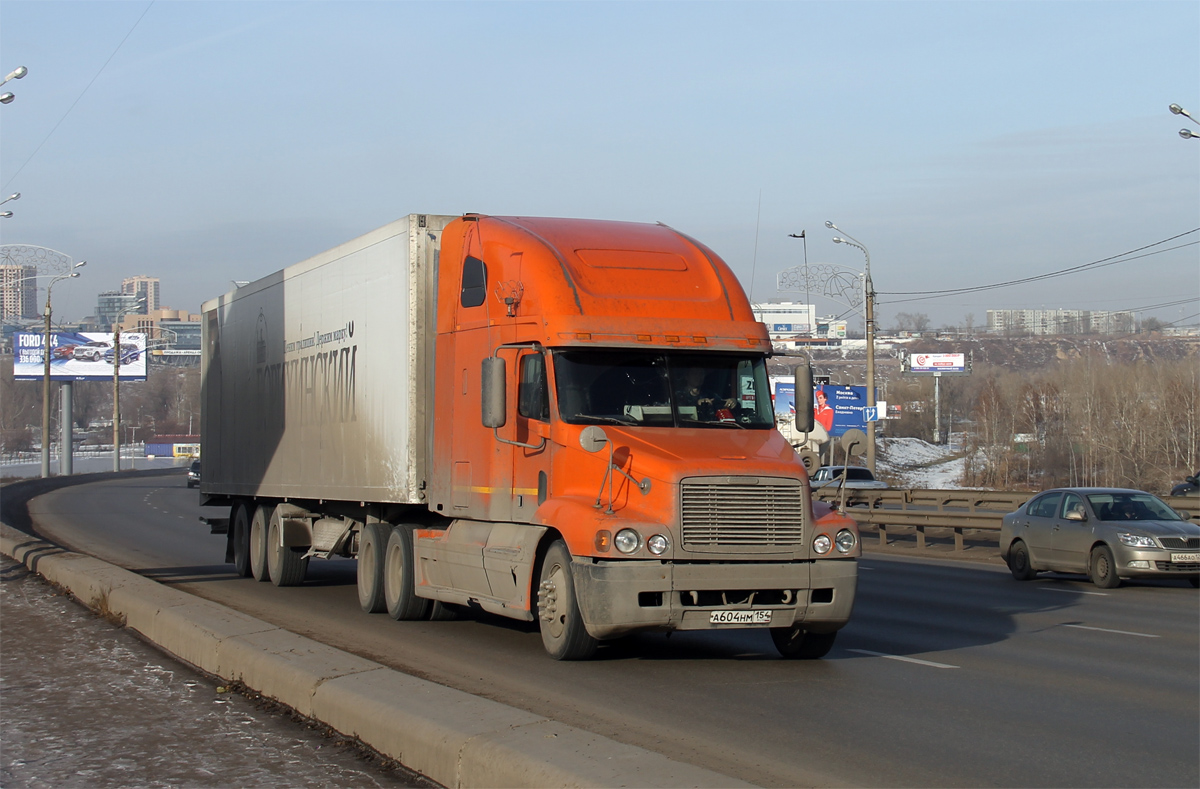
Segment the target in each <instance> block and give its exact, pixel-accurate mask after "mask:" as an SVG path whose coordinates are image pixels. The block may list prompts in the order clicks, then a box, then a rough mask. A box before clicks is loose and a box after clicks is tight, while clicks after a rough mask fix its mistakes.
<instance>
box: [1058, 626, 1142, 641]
mask: <svg viewBox="0 0 1200 789" xmlns="http://www.w3.org/2000/svg"><path fill="white" fill-rule="evenodd" d="M1063 627H1074V628H1076V629H1078V630H1095V631H1097V632H1099V633H1119V634H1121V635H1123V636H1141V637H1142V638H1159V636H1155V635H1151V634H1150V633H1135V632H1133V631H1132V630H1109V629H1108V628H1107V627H1088V626H1087V625H1063Z"/></svg>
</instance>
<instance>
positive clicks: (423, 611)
mask: <svg viewBox="0 0 1200 789" xmlns="http://www.w3.org/2000/svg"><path fill="white" fill-rule="evenodd" d="M383 597H384V601H385V602H386V603H387V612H388V614H389V615H390V616H391V617H392V619H396V620H401V621H403V620H409V619H424V618H425V617H427V616H429V605H430V601H429V600H426V599H425V598H423V597H417V593H416V591H415V586H414V583H413V530H412V526H410V525H409V524H407V523H397V524H396V525H395V526H393V527H392V533H391V534H390V535H388V540H387V553H386V554H384V561H383Z"/></svg>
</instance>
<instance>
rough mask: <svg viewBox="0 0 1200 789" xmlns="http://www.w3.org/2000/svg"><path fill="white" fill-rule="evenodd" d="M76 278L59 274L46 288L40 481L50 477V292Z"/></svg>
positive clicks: (72, 273) (85, 263) (76, 274)
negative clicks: (58, 285)
mask: <svg viewBox="0 0 1200 789" xmlns="http://www.w3.org/2000/svg"><path fill="white" fill-rule="evenodd" d="M86 265H87V261H86V260H81V261H79V262H78V263H76V264H75V265H74V266H72V268H73V269H75V268H79V267H80V266H86ZM78 276H79V272H78V271H71V272H69V273H67V274H60V275H58V276H57V277H55V278H54V279H52V280H50V284H49V285H47V286H46V326H45V332H44V333H43V335H42V363H43V365H44V366H43V368H42V369H43V372H42V479H45V478H46V477H49V476H50V312H51V310H50V292H51V291H52V290H53V289H54V284H55V283H56V282H59V281H60V280H64V279H71V278H72V277H78ZM60 470H61V469H60Z"/></svg>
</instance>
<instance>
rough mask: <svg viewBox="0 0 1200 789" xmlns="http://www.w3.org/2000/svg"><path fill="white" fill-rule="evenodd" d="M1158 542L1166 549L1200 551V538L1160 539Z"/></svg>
mask: <svg viewBox="0 0 1200 789" xmlns="http://www.w3.org/2000/svg"><path fill="white" fill-rule="evenodd" d="M1158 541H1159V542H1161V543H1162V547H1164V548H1174V549H1176V550H1179V549H1185V550H1189V551H1195V550H1200V537H1159V538H1158Z"/></svg>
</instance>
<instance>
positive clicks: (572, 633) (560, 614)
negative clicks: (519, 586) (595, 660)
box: [537, 540, 600, 660]
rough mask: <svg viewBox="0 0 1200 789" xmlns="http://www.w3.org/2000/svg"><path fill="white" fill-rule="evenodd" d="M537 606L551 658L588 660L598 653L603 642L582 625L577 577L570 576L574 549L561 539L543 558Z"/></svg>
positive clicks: (556, 541)
mask: <svg viewBox="0 0 1200 789" xmlns="http://www.w3.org/2000/svg"><path fill="white" fill-rule="evenodd" d="M537 607H538V624H539V625H540V626H541V629H542V646H544V647H545V648H546V651H547V652H549V653H550V657H552V658H554V659H555V660H587V659H588V658H590V657H591V656H592V655H594V654H596V647H597V646H598V645H599V643H600V642H599V641H597V640H596V639H594V638H592V637H591V635H590V634H589V633H588V631H587V628H586V627H585V626H584V624H583V615H582V614H581V613H580V612H579V601H578V600H577V599H576V598H575V580H574V579H573V578H572V577H571V552H570V551H568V550H567V545H566V543H564V542H563V541H562V540H555V541H554V542H553V543H551V544H550V548H549V550H547V551H546V557H545V558H544V559H543V560H542V572H541V576H540V583H539V584H538V596H537Z"/></svg>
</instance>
